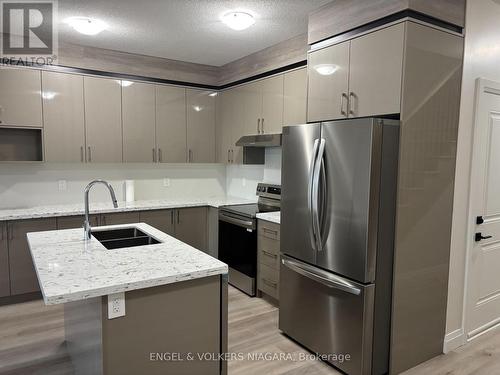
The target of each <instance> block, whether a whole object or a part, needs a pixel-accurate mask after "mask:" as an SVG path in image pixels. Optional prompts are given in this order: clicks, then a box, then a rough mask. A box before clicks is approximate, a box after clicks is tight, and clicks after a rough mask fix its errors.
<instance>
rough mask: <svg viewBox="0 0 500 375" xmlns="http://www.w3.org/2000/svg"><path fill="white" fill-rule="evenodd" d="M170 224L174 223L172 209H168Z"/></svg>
mask: <svg viewBox="0 0 500 375" xmlns="http://www.w3.org/2000/svg"><path fill="white" fill-rule="evenodd" d="M170 224H172V225H174V210H172V211H170Z"/></svg>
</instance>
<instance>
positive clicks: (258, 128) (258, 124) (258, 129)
mask: <svg viewBox="0 0 500 375" xmlns="http://www.w3.org/2000/svg"><path fill="white" fill-rule="evenodd" d="M257 134H260V118H258V119H257Z"/></svg>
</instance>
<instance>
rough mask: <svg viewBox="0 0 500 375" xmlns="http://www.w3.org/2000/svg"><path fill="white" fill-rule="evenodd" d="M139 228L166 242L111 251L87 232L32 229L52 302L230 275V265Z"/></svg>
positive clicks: (46, 293)
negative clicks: (228, 273) (85, 237)
mask: <svg viewBox="0 0 500 375" xmlns="http://www.w3.org/2000/svg"><path fill="white" fill-rule="evenodd" d="M130 227H136V228H138V229H140V230H141V231H143V232H145V233H147V234H149V235H150V236H152V237H154V238H156V239H157V240H159V241H160V242H161V243H159V244H154V245H146V246H136V247H129V248H122V249H114V250H107V249H106V248H105V247H104V246H103V245H102V244H101V243H100V242H99V241H98V240H97V239H95V238H94V237H92V238H91V239H90V240H84V239H83V230H82V229H81V228H79V229H66V230H55V231H46V232H35V233H28V243H29V247H30V251H31V255H32V257H33V263H34V265H35V270H36V273H37V275H38V281H39V283H40V288H41V290H42V294H43V299H44V301H45V303H46V304H47V305H52V304H59V303H65V302H71V301H78V300H82V299H87V298H93V297H99V296H103V295H108V294H112V293H118V292H124V291H128V290H135V289H143V288H149V287H154V286H159V285H165V284H170V283H175V282H178V281H185V280H191V279H197V278H202V277H207V276H213V275H219V274H225V273H227V272H228V268H227V265H226V264H225V263H222V262H220V261H219V260H217V259H215V258H213V257H211V256H210V255H208V254H205V253H203V252H201V251H199V250H196V249H195V248H194V247H192V246H189V245H187V244H185V243H184V242H181V241H179V240H177V239H175V238H173V237H171V236H169V235H167V234H165V233H163V232H161V231H159V230H157V229H155V228H153V227H152V226H150V225H147V224H144V223H138V224H125V225H110V226H105V227H96V228H94V230H95V231H97V230H102V229H120V228H130Z"/></svg>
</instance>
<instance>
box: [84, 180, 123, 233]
mask: <svg viewBox="0 0 500 375" xmlns="http://www.w3.org/2000/svg"><path fill="white" fill-rule="evenodd" d="M95 184H103V185H104V186H106V187H107V188H108V190H109V194H110V195H111V200H112V201H113V207H114V208H118V201H117V200H116V195H115V190H114V189H113V186H111V184H110V183H109V182H107V181H104V180H94V181H92V182H90V183H89V184H88V185H87V186H86V187H85V190H84V202H85V221H84V222H83V230H84V236H85V237H84V238H85V239H86V240H89V239H90V238H91V230H92V228H91V226H90V220H89V211H90V210H89V192H90V189H91V188H92V186H94V185H95Z"/></svg>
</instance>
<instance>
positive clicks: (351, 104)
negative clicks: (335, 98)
mask: <svg viewBox="0 0 500 375" xmlns="http://www.w3.org/2000/svg"><path fill="white" fill-rule="evenodd" d="M351 98H352V100H351ZM354 99H356V94H355V93H354V92H352V91H351V92H350V93H349V100H348V101H347V104H348V106H349V114H350V115H354V114H355V113H354V112H355V108H354V106H355V104H356V103H355V102H354Z"/></svg>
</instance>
